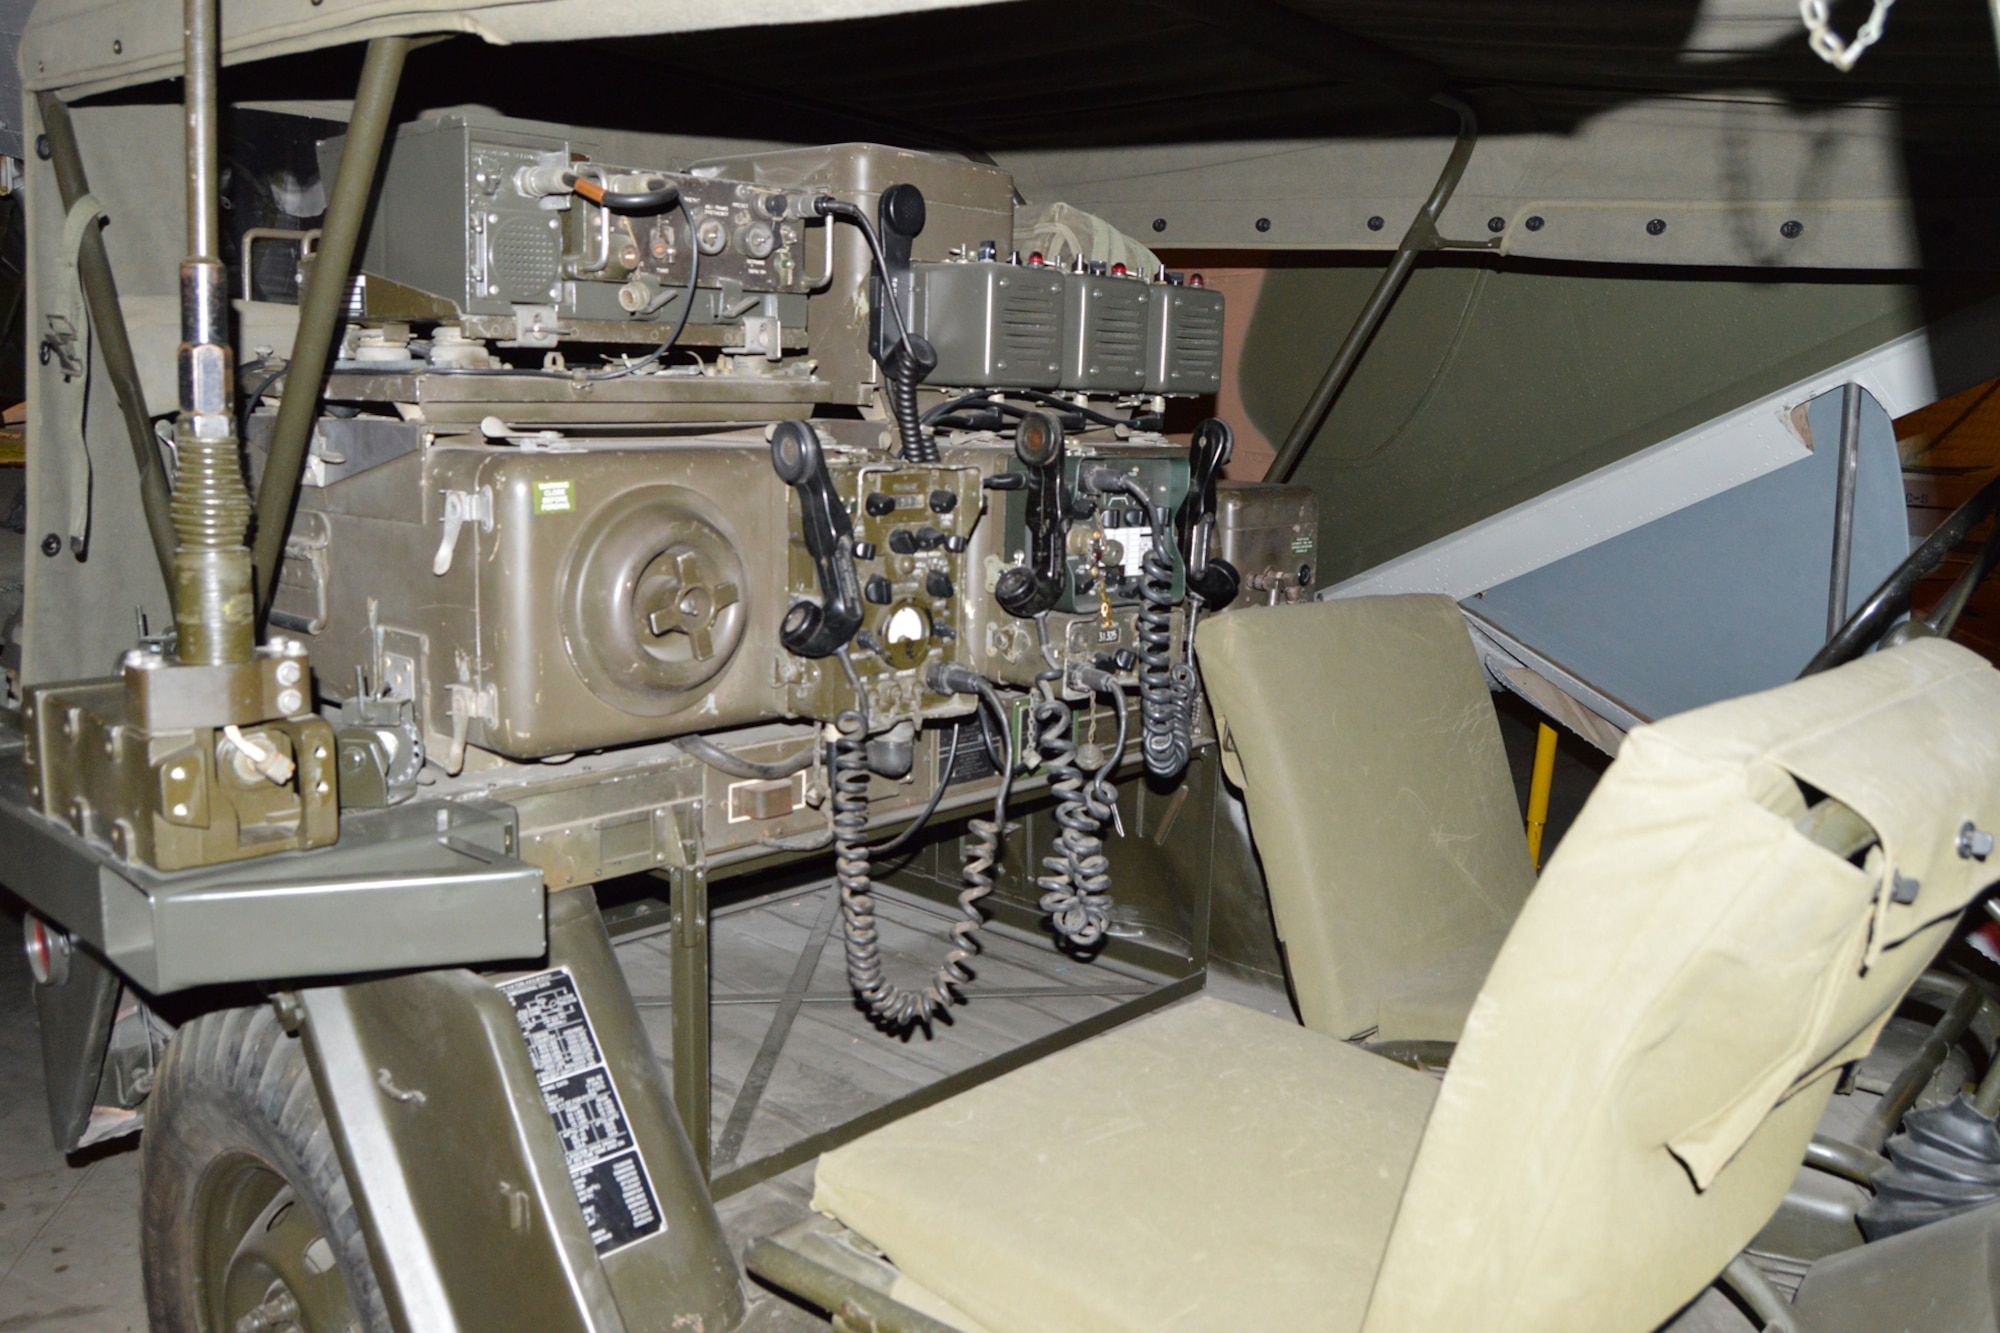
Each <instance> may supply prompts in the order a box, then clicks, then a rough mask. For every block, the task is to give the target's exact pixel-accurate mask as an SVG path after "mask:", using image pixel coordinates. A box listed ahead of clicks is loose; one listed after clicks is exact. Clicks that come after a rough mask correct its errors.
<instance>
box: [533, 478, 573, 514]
mask: <svg viewBox="0 0 2000 1333" xmlns="http://www.w3.org/2000/svg"><path fill="white" fill-rule="evenodd" d="M534 485H535V512H536V513H537V514H567V513H568V512H569V511H570V510H572V509H575V508H576V483H575V482H573V481H538V482H536V483H535V484H534Z"/></svg>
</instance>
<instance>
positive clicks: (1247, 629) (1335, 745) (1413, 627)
mask: <svg viewBox="0 0 2000 1333" xmlns="http://www.w3.org/2000/svg"><path fill="white" fill-rule="evenodd" d="M1196 652H1197V654H1198V655H1199V657H1200V660H1201V673H1202V681H1203V683H1204V684H1205V685H1206V686H1207V689H1208V693H1209V698H1210V701H1211V702H1212V703H1213V704H1214V707H1215V713H1216V717H1217V719H1218V720H1219V722H1220V724H1221V725H1223V726H1224V727H1225V728H1226V732H1227V736H1228V741H1227V748H1226V750H1225V754H1224V758H1225V761H1227V762H1228V763H1229V764H1231V765H1233V766H1234V768H1235V769H1236V771H1237V773H1238V774H1239V775H1240V780H1241V782H1242V786H1243V801H1244V805H1245V806H1246V808H1247V809H1248V811H1249V815H1250V832H1251V835H1252V836H1253V837H1254V838H1255V839H1256V843H1257V852H1258V856H1259V857H1260V859H1261V860H1262V861H1263V865H1264V875H1265V879H1266V882H1267V883H1268V884H1269V885H1270V890H1271V914H1272V917H1273V919H1274V921H1275V922H1276V924H1277V927H1278V935H1279V937H1280V938H1281V939H1282V940H1283V941H1284V944H1285V961H1286V965H1287V966H1288V968H1289V969H1290V972H1291V979H1292V989H1293V991H1294V993H1295V994H1296V995H1297V996H1298V1001H1299V1013H1300V1016H1301V1017H1303V1018H1304V1019H1305V1023H1306V1026H1307V1027H1309V1028H1311V1029H1313V1030H1314V1031H1315V1032H1323V1033H1325V1034H1327V1035H1328V1036H1330V1037H1356V1036H1363V1035H1366V1034H1368V1033H1371V1032H1372V1033H1373V1034H1374V1035H1376V1036H1378V1037H1380V1038H1383V1039H1385V1040H1389V1039H1393V1040H1431V1041H1453V1040H1456V1039H1457V1037H1458V1035H1459V1029H1460V1028H1461V1027H1462V1026H1463V1025H1464V1022H1465V1015H1466V1013H1467V1011H1468V1010H1470V1009H1471V1007H1472V999H1473V996H1474V995H1476V994H1478V992H1479V986H1480V983H1481V982H1482V981H1484V980H1485V977H1486V972H1487V969H1488V968H1489V967H1490V966H1491V965H1492V962H1493V959H1494V956H1495V955H1496V954H1497V953H1498V952H1499V949H1500V944H1501V941H1502V940H1504V939H1505V938H1506V935H1507V931H1508V930H1509V929H1510V928H1511V927H1512V926H1513V924H1514V919H1515V917H1516V916H1517V915H1519V913H1520V910H1521V904H1522V903H1523V902H1524V901H1526V899H1527V896H1528V891H1529V890H1530V889H1531V888H1532V887H1533V886H1534V882H1535V869H1534V864H1533V862H1532V861H1530V860H1529V858H1528V840H1527V834H1526V829H1525V827H1524V825H1523V823H1522V819H1521V807H1520V804H1519V802H1518V800H1517V799H1516V797H1515V794H1514V780H1513V776H1512V774H1511V772H1510V770H1509V769H1508V767H1507V752H1506V747H1505V746H1504V744H1503V743H1502V742H1501V739H1500V722H1499V719H1498V717H1497V716H1496V715H1495V713H1494V711H1493V701H1492V696H1491V695H1490V694H1489V693H1488V692H1487V689H1486V681H1485V677H1484V675H1483V674H1482V672H1481V670H1480V667H1479V660H1478V658H1477V657H1476V656H1475V655H1474V653H1473V649H1472V640H1471V637H1470V635H1469V634H1468V633H1467V632H1466V628H1465V620H1464V617H1463V616H1462V615H1461V614H1460V612H1459V609H1458V607H1457V605H1456V604H1455V603H1454V602H1452V601H1451V599H1450V598H1447V597H1430V596H1422V597H1356V598H1349V599H1345V600H1341V601H1333V602H1313V603H1309V604H1304V605H1299V606H1273V607H1250V608H1247V609H1243V610H1237V611H1231V612H1229V614H1227V615H1221V616H1216V617H1214V618H1213V619H1211V620H1208V621H1204V622H1203V624H1202V627H1201V634H1200V636H1199V638H1198V640H1197V648H1196Z"/></svg>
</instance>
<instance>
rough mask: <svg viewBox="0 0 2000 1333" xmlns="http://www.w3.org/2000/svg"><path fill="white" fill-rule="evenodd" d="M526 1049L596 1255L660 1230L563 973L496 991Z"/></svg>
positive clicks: (634, 1147) (641, 1168)
mask: <svg viewBox="0 0 2000 1333" xmlns="http://www.w3.org/2000/svg"><path fill="white" fill-rule="evenodd" d="M500 991H501V993H502V994H504V995H505V996H506V997H507V999H508V1001H509V1002H510V1003H512V1004H513V1006H514V1018H515V1020H516V1021H517V1022H519V1023H520V1025H521V1035H522V1036H523V1037H525V1038H526V1039H527V1042H528V1059H529V1060H530V1061H531V1062H532V1063H533V1064H534V1066H535V1081H536V1083H538V1084H539V1085H540V1086H541V1089H542V1100H543V1102H544V1103H545V1104H546V1105H547V1106H548V1108H549V1118H550V1119H551V1120H553V1121H555V1126H556V1133H558V1134H560V1135H561V1136H562V1144H563V1157H564V1158H565V1160H566V1161H567V1162H568V1164H569V1179H570V1184H571V1185H572V1186H573V1187H574V1188H575V1190H576V1201H577V1202H578V1203H579V1204H581V1205H582V1206H583V1219H584V1222H585V1223H586V1224H587V1225H588V1226H589V1227H590V1239H591V1241H592V1243H593V1244H595V1245H596V1246H597V1252H598V1254H599V1255H606V1254H610V1253H612V1252H613V1251H616V1250H622V1249H624V1248H625V1247H626V1246H628V1245H632V1244H635V1243H637V1242H639V1241H642V1240H644V1239H645V1238H646V1237H648V1236H650V1235H653V1234H654V1233H655V1232H658V1231H661V1230H663V1229H664V1228H665V1226H666V1223H665V1222H664V1221H663V1220H662V1219H661V1217H660V1206H659V1197H658V1195H657V1194H655V1193H654V1191H653V1178H652V1175H651V1174H650V1173H649V1172H648V1171H647V1170H646V1159H645V1158H644V1157H643V1156H642V1155H641V1154H640V1152H639V1145H638V1143H637V1142H635V1141H634V1139H633V1137H632V1125H631V1123H630V1122H629V1121H628V1120H627V1119H626V1118H625V1108H624V1106H623V1105H622V1104H620V1102H619V1100H618V1089H617V1088H616V1087H614V1086H613V1085H612V1082H611V1071H610V1069H609V1068H607V1067H606V1066H605V1063H604V1052H603V1050H602V1049H601V1048H600V1047H599V1045H598V1042H597V1033H596V1031H595V1030H593V1029H592V1028H591V1026H590V1015H589V1014H588V1013H587V1012H585V1010H584V1007H583V996H582V995H580V994H578V993H577V989H576V978H574V977H573V976H571V975H570V971H569V969H568V968H566V967H558V968H554V969H552V970H550V971H547V972H536V973H534V974H532V975H530V976H525V977H518V978H516V979H515V980H513V981H506V982H502V983H501V984H500Z"/></svg>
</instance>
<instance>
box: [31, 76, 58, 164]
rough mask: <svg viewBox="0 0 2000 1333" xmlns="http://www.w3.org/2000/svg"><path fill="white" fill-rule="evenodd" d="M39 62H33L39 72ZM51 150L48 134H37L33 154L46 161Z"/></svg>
mask: <svg viewBox="0 0 2000 1333" xmlns="http://www.w3.org/2000/svg"><path fill="white" fill-rule="evenodd" d="M41 63H42V62H41V61H39V60H38V61H36V62H35V72H36V73H40V72H41ZM53 152H54V150H53V149H51V148H50V147H49V136H48V135H46V134H37V135H36V136H35V156H36V157H39V158H40V159H42V161H44V162H46V161H48V160H49V157H50V156H51V154H52V153H53Z"/></svg>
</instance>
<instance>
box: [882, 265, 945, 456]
mask: <svg viewBox="0 0 2000 1333" xmlns="http://www.w3.org/2000/svg"><path fill="white" fill-rule="evenodd" d="M892 304H893V303H892ZM883 371H884V372H885V374H884V378H885V379H886V380H887V381H888V384H887V389H888V394H889V410H890V411H891V412H893V413H894V414H895V417H896V432H897V434H899V435H901V436H902V439H903V460H904V461H905V462H909V463H918V464H925V465H931V464H936V463H938V462H939V461H940V455H939V454H938V447H937V441H936V440H935V439H934V438H932V437H931V436H929V435H926V434H924V423H923V417H922V415H921V414H920V413H919V412H918V411H917V382H918V381H919V380H921V379H922V378H923V376H924V373H925V372H924V370H923V367H922V366H921V365H920V364H919V363H918V361H917V359H916V356H915V355H914V354H913V353H912V352H911V351H910V344H909V342H908V340H907V339H905V341H903V342H900V343H897V344H896V345H895V346H894V347H893V348H891V349H890V354H889V357H888V364H887V365H885V366H884V367H883Z"/></svg>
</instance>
